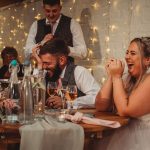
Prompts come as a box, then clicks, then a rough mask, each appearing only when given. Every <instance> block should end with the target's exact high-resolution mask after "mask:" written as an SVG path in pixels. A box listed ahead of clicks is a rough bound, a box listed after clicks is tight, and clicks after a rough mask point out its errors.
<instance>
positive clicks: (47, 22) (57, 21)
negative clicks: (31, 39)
mask: <svg viewBox="0 0 150 150" xmlns="http://www.w3.org/2000/svg"><path fill="white" fill-rule="evenodd" d="M61 16H62V14H60V16H59V18H58V19H57V20H56V23H57V24H58V23H59V21H60V18H61ZM46 24H49V21H48V19H47V18H46Z"/></svg>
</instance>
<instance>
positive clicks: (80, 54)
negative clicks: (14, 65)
mask: <svg viewBox="0 0 150 150" xmlns="http://www.w3.org/2000/svg"><path fill="white" fill-rule="evenodd" d="M60 17H61V16H60ZM60 17H59V18H58V19H57V21H56V23H55V24H54V25H53V28H52V34H54V33H55V31H56V28H57V26H58V23H59V21H60ZM46 22H47V20H46ZM70 30H71V33H72V35H73V47H70V46H69V48H70V54H69V55H70V56H72V57H74V58H76V57H77V58H81V59H82V58H85V57H86V56H87V48H86V45H85V41H84V37H83V32H82V29H81V26H80V25H79V23H78V22H76V21H75V20H74V19H71V25H70ZM36 33H37V21H35V22H33V24H32V25H31V27H30V30H29V35H28V38H27V41H26V47H25V56H28V55H29V54H31V53H32V48H33V47H34V46H35V44H36V41H35V36H36Z"/></svg>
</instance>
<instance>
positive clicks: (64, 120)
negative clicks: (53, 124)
mask: <svg viewBox="0 0 150 150" xmlns="http://www.w3.org/2000/svg"><path fill="white" fill-rule="evenodd" d="M58 121H59V122H63V123H64V122H66V119H65V111H60V113H59V115H58Z"/></svg>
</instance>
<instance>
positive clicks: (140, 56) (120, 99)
mask: <svg viewBox="0 0 150 150" xmlns="http://www.w3.org/2000/svg"><path fill="white" fill-rule="evenodd" d="M125 59H126V63H127V66H128V76H127V78H126V79H124V80H123V78H122V75H123V71H124V64H123V63H122V62H121V61H120V60H116V59H111V60H110V61H109V62H108V63H107V65H106V70H107V72H108V79H107V81H106V83H105V84H104V86H103V88H102V89H101V91H99V93H98V95H97V97H96V103H95V105H96V108H97V110H99V111H104V110H108V109H109V108H110V106H111V105H112V99H113V100H114V104H115V106H116V109H117V112H118V114H119V115H120V116H129V117H131V118H132V119H131V121H130V123H129V124H128V125H127V126H125V127H122V128H120V129H119V130H116V131H115V133H114V134H113V135H111V136H109V137H108V138H107V137H106V138H104V139H103V140H101V141H100V142H99V145H98V146H97V148H96V149H102V150H120V149H121V150H142V149H143V150H149V149H150V142H149V139H150V73H149V66H150V37H145V38H135V39H133V40H132V41H131V43H130V45H129V47H128V50H127V51H126V56H125Z"/></svg>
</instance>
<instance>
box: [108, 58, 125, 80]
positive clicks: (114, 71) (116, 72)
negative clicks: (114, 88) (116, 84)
mask: <svg viewBox="0 0 150 150" xmlns="http://www.w3.org/2000/svg"><path fill="white" fill-rule="evenodd" d="M124 66H125V65H124V63H123V62H122V61H120V60H117V59H111V61H110V62H109V65H108V68H107V69H108V71H109V73H110V75H111V76H112V77H113V78H120V77H122V74H123V71H124Z"/></svg>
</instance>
